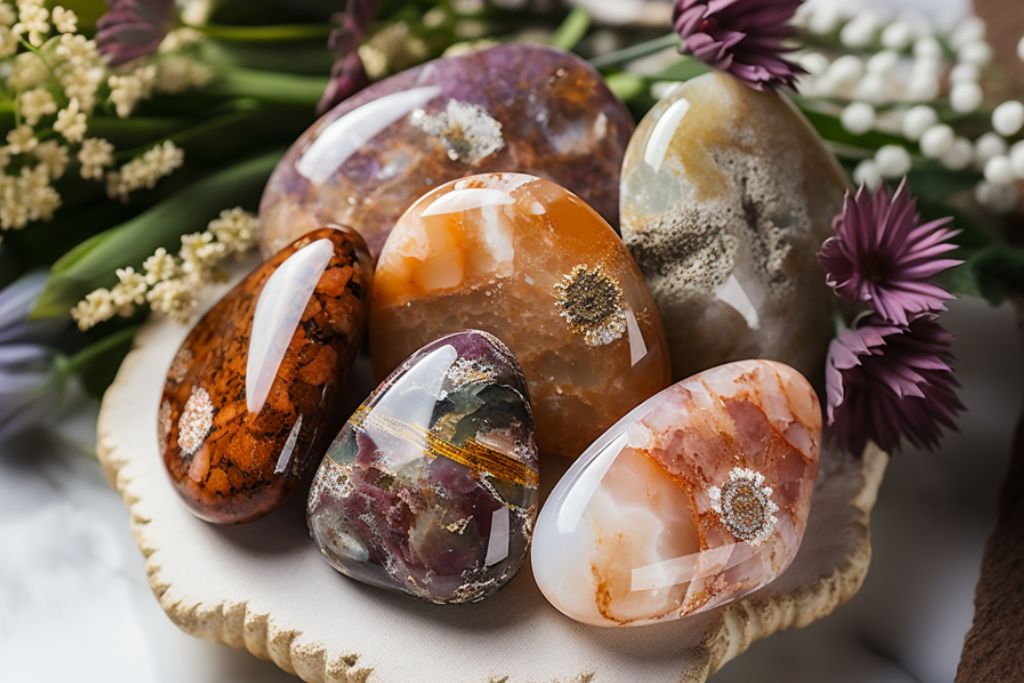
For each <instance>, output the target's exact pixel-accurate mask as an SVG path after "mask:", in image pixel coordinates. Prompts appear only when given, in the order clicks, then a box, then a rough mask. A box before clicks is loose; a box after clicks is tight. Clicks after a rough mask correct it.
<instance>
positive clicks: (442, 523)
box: [307, 331, 539, 604]
mask: <svg viewBox="0 0 1024 683" xmlns="http://www.w3.org/2000/svg"><path fill="white" fill-rule="evenodd" d="M538 483H539V472H538V465H537V447H536V444H535V443H534V437H533V416H532V413H531V411H530V403H529V398H528V395H527V390H526V382H525V380H524V379H523V375H522V372H521V371H520V369H519V364H518V363H517V362H516V360H515V358H514V357H513V356H512V353H511V352H510V351H509V350H508V348H507V347H506V346H505V345H504V344H503V343H502V342H501V341H499V340H498V339H497V338H496V337H494V336H492V335H490V334H487V333H486V332H477V331H466V332H459V333H457V334H453V335H450V336H447V337H444V338H442V339H439V340H437V341H435V342H432V343H430V344H428V345H427V346H424V347H423V348H422V349H420V350H419V351H417V352H416V353H414V354H413V355H412V356H411V357H409V359H408V360H406V361H405V363H403V364H402V365H401V366H400V367H399V368H398V369H397V370H395V372H394V373H392V374H391V376H390V377H388V379H386V380H385V381H384V382H383V383H382V384H381V385H380V387H378V388H377V390H376V391H374V393H373V394H371V395H370V397H369V398H368V399H367V400H366V402H365V403H363V405H362V406H360V407H359V409H358V410H357V411H356V412H355V413H354V414H353V416H352V417H351V418H350V419H349V421H348V422H347V423H346V424H345V426H344V427H343V428H342V430H341V432H340V433H339V434H338V437H337V439H335V441H334V443H333V444H332V445H331V447H330V449H329V450H328V452H327V455H326V456H325V457H324V459H323V462H322V463H321V464H320V469H319V470H318V471H317V473H316V478H315V479H314V481H313V486H312V488H311V489H310V493H309V501H308V505H307V516H308V521H309V528H310V531H311V533H312V536H313V539H314V541H316V544H317V546H318V547H319V548H320V552H321V553H323V555H324V557H325V558H327V561H328V562H329V563H330V564H331V566H333V567H334V568H335V569H337V570H338V571H340V572H341V573H343V574H345V575H346V576H349V577H351V578H353V579H356V580H357V581H361V582H363V583H367V584H370V585H373V586H378V587H382V588H387V589H390V590H395V591H402V592H405V593H408V594H410V595H413V596H416V597H418V598H422V599H424V600H428V601H430V602H434V603H438V604H453V603H464V602H479V601H480V600H483V599H485V598H487V597H488V596H490V595H492V594H493V593H495V592H496V591H498V590H499V589H500V588H501V587H502V586H504V585H505V584H506V583H508V581H510V580H511V579H512V577H514V576H515V575H516V573H517V572H518V571H519V568H520V567H521V566H522V564H523V561H524V560H525V558H526V551H527V548H528V547H529V543H530V535H531V533H532V530H533V524H534V520H535V519H536V515H537V495H538V494H537V486H538Z"/></svg>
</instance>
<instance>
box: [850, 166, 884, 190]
mask: <svg viewBox="0 0 1024 683" xmlns="http://www.w3.org/2000/svg"><path fill="white" fill-rule="evenodd" d="M853 180H854V182H856V183H857V184H858V185H866V186H867V188H868V189H869V190H874V189H876V188H877V187H878V186H879V185H881V184H882V174H881V172H880V171H879V170H878V164H876V163H875V160H874V159H864V160H863V161H861V162H860V163H859V164H857V168H855V169H853Z"/></svg>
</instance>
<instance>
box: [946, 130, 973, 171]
mask: <svg viewBox="0 0 1024 683" xmlns="http://www.w3.org/2000/svg"><path fill="white" fill-rule="evenodd" d="M973 159H974V145H972V144H971V141H970V140H968V139H967V138H957V139H955V140H953V144H952V145H951V146H950V148H949V150H948V151H947V152H946V153H945V154H943V155H942V158H941V160H940V161H942V165H943V166H945V167H946V168H948V169H950V170H952V171H961V170H963V169H965V168H967V167H968V166H970V165H971V161H972V160H973Z"/></svg>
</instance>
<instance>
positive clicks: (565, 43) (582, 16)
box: [551, 7, 590, 50]
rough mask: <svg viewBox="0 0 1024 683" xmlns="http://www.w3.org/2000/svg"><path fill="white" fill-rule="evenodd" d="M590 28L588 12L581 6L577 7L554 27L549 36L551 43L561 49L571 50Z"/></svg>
mask: <svg viewBox="0 0 1024 683" xmlns="http://www.w3.org/2000/svg"><path fill="white" fill-rule="evenodd" d="M589 29H590V14H589V13H588V12H587V10H585V9H583V8H582V7H577V8H575V9H573V11H571V12H569V16H567V17H566V18H565V21H563V22H562V24H561V25H560V26H559V27H558V28H557V29H555V33H554V35H552V36H551V44H552V45H553V46H555V47H559V48H562V49H563V50H571V49H573V48H574V47H576V46H577V45H579V42H580V41H581V40H583V36H585V35H587V30H589Z"/></svg>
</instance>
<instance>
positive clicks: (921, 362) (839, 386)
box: [825, 315, 963, 453]
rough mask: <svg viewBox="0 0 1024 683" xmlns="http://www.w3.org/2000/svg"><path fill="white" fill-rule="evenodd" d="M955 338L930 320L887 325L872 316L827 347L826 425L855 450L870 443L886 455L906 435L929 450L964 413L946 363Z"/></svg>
mask: <svg viewBox="0 0 1024 683" xmlns="http://www.w3.org/2000/svg"><path fill="white" fill-rule="evenodd" d="M952 342H953V335H951V334H950V333H949V332H947V331H946V330H945V329H944V328H943V327H942V326H941V325H939V324H938V323H937V322H935V320H934V318H933V317H931V316H925V317H921V318H918V319H916V320H914V321H913V322H911V323H910V324H909V325H906V326H903V325H892V324H889V323H887V322H885V321H884V320H881V319H880V318H878V317H877V316H875V315H872V316H870V317H868V318H867V319H866V320H864V321H862V324H861V325H859V326H858V327H857V328H855V329H848V330H843V331H842V332H841V333H840V334H839V336H838V337H836V338H835V339H834V340H833V341H832V344H831V345H830V346H829V349H828V363H827V365H826V368H825V379H826V384H827V393H828V423H829V424H830V425H832V426H833V428H834V431H835V435H836V438H837V439H838V440H839V443H840V445H841V446H842V447H843V448H845V449H847V450H848V451H850V452H851V453H860V452H861V451H862V450H863V449H864V446H865V445H866V444H867V441H868V440H869V439H870V440H871V441H874V442H875V443H876V444H878V446H879V447H880V448H882V449H883V450H885V451H887V452H889V453H891V452H893V451H894V450H896V449H898V448H899V446H900V443H901V441H902V440H903V439H904V438H905V439H906V440H907V441H909V442H910V443H911V444H913V445H915V446H917V447H919V448H927V449H929V450H933V449H934V448H935V447H936V446H937V445H938V443H939V440H940V439H939V432H940V430H941V428H942V427H948V428H949V429H953V430H955V429H956V422H955V418H956V414H957V413H958V412H960V411H961V410H963V404H961V403H960V400H959V399H958V398H957V395H956V389H957V387H959V386H960V385H959V383H958V382H957V381H956V377H955V376H954V373H953V367H952V365H951V363H952V361H953V354H952V353H951V352H950V346H951V344H952Z"/></svg>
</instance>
